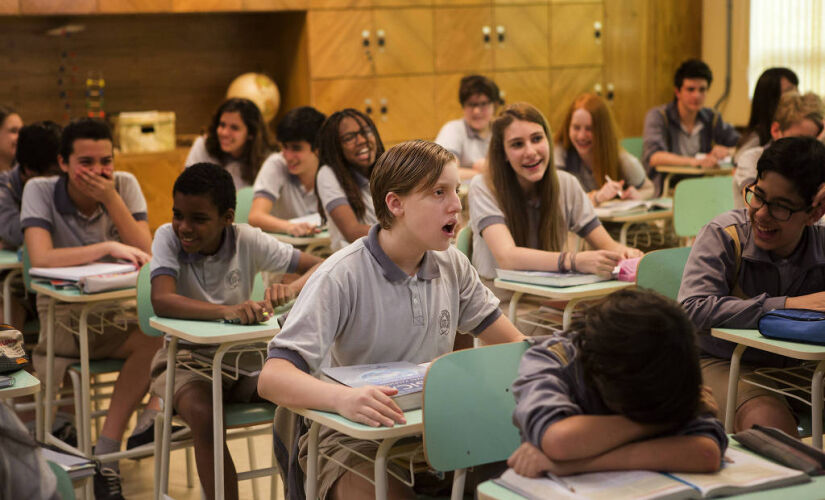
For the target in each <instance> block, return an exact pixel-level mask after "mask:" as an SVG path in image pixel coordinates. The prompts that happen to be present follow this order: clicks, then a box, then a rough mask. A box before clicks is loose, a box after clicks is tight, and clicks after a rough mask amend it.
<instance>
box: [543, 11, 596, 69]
mask: <svg viewBox="0 0 825 500" xmlns="http://www.w3.org/2000/svg"><path fill="white" fill-rule="evenodd" d="M603 26H604V9H603V7H602V4H600V3H582V4H554V5H552V6H551V7H550V65H551V66H581V65H584V64H602V61H603V60H604V55H603V49H602V46H603V43H602V39H603V38H604V28H603ZM597 33H598V36H596V35H597Z"/></svg>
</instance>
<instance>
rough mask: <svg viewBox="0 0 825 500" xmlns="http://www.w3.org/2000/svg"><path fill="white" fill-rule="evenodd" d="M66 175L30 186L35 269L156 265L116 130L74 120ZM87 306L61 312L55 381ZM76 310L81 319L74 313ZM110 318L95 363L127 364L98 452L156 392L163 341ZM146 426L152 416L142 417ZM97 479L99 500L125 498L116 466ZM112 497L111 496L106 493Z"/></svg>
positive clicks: (27, 215) (73, 352)
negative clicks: (152, 369) (119, 157)
mask: <svg viewBox="0 0 825 500" xmlns="http://www.w3.org/2000/svg"><path fill="white" fill-rule="evenodd" d="M59 164H60V169H61V170H62V171H63V173H62V175H60V176H55V177H38V178H36V179H32V180H30V181H29V182H27V183H26V187H25V188H24V189H23V201H22V207H21V213H20V221H21V226H22V228H23V234H24V239H25V242H26V248H27V249H28V252H29V257H30V259H31V265H32V266H33V267H63V266H80V265H83V264H89V263H91V262H95V261H99V260H103V259H120V260H126V261H129V262H132V263H134V264H135V265H137V266H140V265H142V264H143V263H145V262H147V261H148V260H149V251H150V248H151V246H152V235H151V233H150V232H149V224H148V223H147V214H146V200H145V199H144V197H143V193H142V192H141V190H140V185H139V184H138V181H137V179H136V178H135V176H134V175H132V174H130V173H128V172H117V171H115V169H114V156H113V151H112V134H111V131H110V130H109V126H108V125H107V124H106V123H105V122H103V121H100V120H92V119H89V118H84V119H80V120H77V121H74V122H72V123H70V124H69V125H67V126H66V128H64V129H63V134H62V136H61V139H60V156H59ZM48 304H49V299H48V298H47V297H41V296H40V295H38V297H37V312H38V315H39V317H40V327H41V329H43V330H41V334H40V338H41V339H42V341H41V342H40V343H38V345H37V347H35V350H34V366H35V369H36V370H37V372H38V373H46V371H45V361H46V341H45V339H46V335H45V331H44V329H45V328H46V324H47V315H48V312H47V311H48ZM80 307H82V306H81V305H69V304H58V305H57V307H56V308H55V322H54V324H55V331H54V353H55V355H56V356H58V357H59V358H57V359H58V363H59V364H57V363H56V365H57V368H56V370H55V380H62V378H63V375H64V373H65V371H66V369H67V368H68V366H69V365H70V364H72V363H74V362H76V361H77V358H79V357H80V351H79V347H78V345H77V337H76V336H75V335H74V334H73V333H72V330H71V329H69V328H66V327H64V325H71V326H72V327H73V328H72V329H73V330H74V331H77V329H78V328H79V327H78V320H77V311H78V310H79V309H80ZM72 309H74V311H75V312H74V314H73V312H72ZM114 316H115V313H109V314H108V315H107V317H108V321H109V325H110V326H105V327H104V329H103V333H102V334H101V335H90V336H89V358H90V359H93V360H94V359H106V358H115V359H122V360H124V364H123V368H122V369H121V370H120V373H119V374H118V378H117V382H115V386H114V391H113V392H112V399H111V402H110V403H109V409H108V412H107V415H106V419H105V421H104V423H103V428H102V430H101V432H100V437H99V438H98V441H97V444H96V445H95V454H96V455H101V454H106V453H111V452H115V451H119V450H120V447H121V440H122V438H123V433H124V431H125V430H126V425H127V424H128V422H129V418H130V416H131V415H132V412H133V411H134V410H135V408H136V407H137V405H138V403H140V401H141V399H143V396H144V394H146V391H147V389H148V388H149V362H150V361H151V359H152V355H153V354H154V353H155V351H157V350H158V349H159V348H160V346H161V343H162V339H161V338H151V337H147V336H146V335H143V333H142V332H141V331H140V328H139V327H138V325H137V324H129V325H128V329H127V331H126V332H124V331H123V328H122V327H120V326H119V325H120V324H121V323H122V321H118V320H116V319H115V318H114ZM138 420H139V422H138V423H139V424H141V423H143V422H145V419H143V418H140V417H139V419H138ZM101 471H102V472H103V473H102V474H98V475H96V476H95V478H96V480H95V492H96V495H98V498H122V497H121V496H120V476H119V475H118V474H117V471H118V464H117V462H111V463H104V464H102V467H101ZM104 492H105V493H104Z"/></svg>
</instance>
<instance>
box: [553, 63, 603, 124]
mask: <svg viewBox="0 0 825 500" xmlns="http://www.w3.org/2000/svg"><path fill="white" fill-rule="evenodd" d="M601 88H602V67H601V66H591V67H585V68H560V69H551V70H550V108H549V109H550V112H549V114H548V115H547V119H548V120H549V121H550V127H551V128H552V129H553V132H554V133H555V131H556V129H557V128H558V127H560V126H561V124H562V121H563V120H564V115H565V114H566V113H567V110H568V109H569V108H570V105H571V104H573V100H574V99H575V98H576V96H578V95H579V94H581V93H583V92H596V91H597V90H599V89H601Z"/></svg>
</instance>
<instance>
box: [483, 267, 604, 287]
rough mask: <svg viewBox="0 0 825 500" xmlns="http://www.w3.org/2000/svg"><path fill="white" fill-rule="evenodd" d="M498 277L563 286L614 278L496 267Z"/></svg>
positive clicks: (543, 284)
mask: <svg viewBox="0 0 825 500" xmlns="http://www.w3.org/2000/svg"><path fill="white" fill-rule="evenodd" d="M496 277H497V278H499V279H502V280H507V281H517V282H519V283H529V284H531V285H541V286H553V287H562V288H563V287H568V286H576V285H589V284H591V283H598V282H600V281H608V280H611V279H613V278H605V277H602V276H597V275H595V274H584V273H556V272H552V271H513V270H511V269H496Z"/></svg>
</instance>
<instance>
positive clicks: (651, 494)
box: [494, 448, 811, 500]
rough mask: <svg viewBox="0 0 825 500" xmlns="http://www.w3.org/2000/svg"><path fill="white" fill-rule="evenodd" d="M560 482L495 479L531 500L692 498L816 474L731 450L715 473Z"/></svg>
mask: <svg viewBox="0 0 825 500" xmlns="http://www.w3.org/2000/svg"><path fill="white" fill-rule="evenodd" d="M561 480H562V481H563V482H564V484H562V483H561V482H559V481H558V480H555V479H551V478H546V477H545V478H537V479H532V478H528V477H524V476H520V475H518V474H516V472H515V471H513V470H512V469H508V470H507V471H506V472H505V473H504V474H502V475H501V477H499V478H498V479H495V480H494V482H495V483H496V484H498V485H500V486H502V487H504V488H507V489H508V490H511V491H514V492H516V493H518V494H520V495H522V496H524V497H526V498H528V499H530V500H539V499H540V500H544V499H546V498H561V499H583V498H590V499H597V500H600V499H604V500H608V499H609V500H631V499H633V500H636V499H651V500H652V499H657V500H659V499H663V500H683V499H685V500H688V499H699V498H712V497H717V496H726V495H734V494H742V493H747V492H752V491H760V490H768V489H772V488H780V487H783V486H789V485H792V484H797V483H805V482H808V481H810V480H811V478H810V477H808V475H807V474H805V473H804V472H802V471H798V470H795V469H790V468H788V467H784V466H782V465H779V464H776V463H774V462H771V461H769V460H767V459H764V458H762V457H760V456H757V455H754V454H751V453H746V452H742V451H739V450H735V449H730V448H729V449H728V450H727V452H726V453H725V463H724V464H723V466H722V469H720V470H719V471H718V472H714V473H711V474H691V473H678V474H677V473H662V472H654V471H640V470H631V471H612V472H592V473H586V474H578V475H574V476H565V477H563V478H561Z"/></svg>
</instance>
